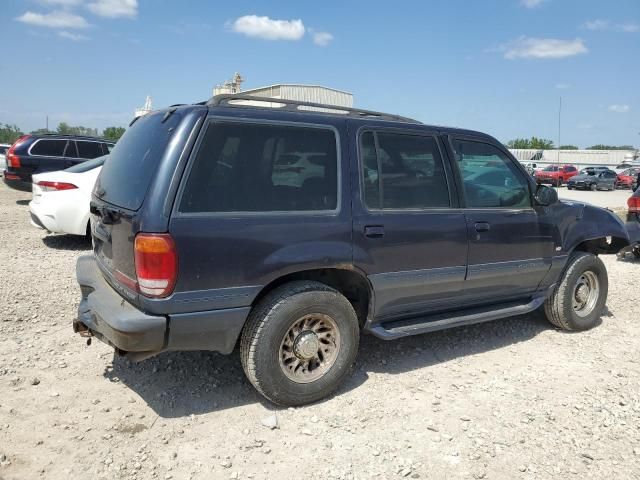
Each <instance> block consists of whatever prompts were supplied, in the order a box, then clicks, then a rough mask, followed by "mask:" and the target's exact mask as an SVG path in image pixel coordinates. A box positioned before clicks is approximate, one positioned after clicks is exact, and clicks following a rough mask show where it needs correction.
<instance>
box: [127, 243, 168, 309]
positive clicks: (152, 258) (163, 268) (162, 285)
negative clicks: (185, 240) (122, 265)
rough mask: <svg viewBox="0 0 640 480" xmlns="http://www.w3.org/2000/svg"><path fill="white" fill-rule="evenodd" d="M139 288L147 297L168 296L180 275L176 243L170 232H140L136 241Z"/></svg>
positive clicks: (135, 250)
mask: <svg viewBox="0 0 640 480" xmlns="http://www.w3.org/2000/svg"><path fill="white" fill-rule="evenodd" d="M133 248H134V252H135V264H136V276H137V277H138V290H139V292H140V293H142V294H143V295H145V296H147V297H156V298H157V297H166V296H168V295H169V294H171V292H172V291H173V287H175V284H176V279H177V276H178V254H177V252H176V245H175V243H174V242H173V239H172V238H171V235H169V234H168V233H139V234H138V235H136V239H135V242H134V247H133Z"/></svg>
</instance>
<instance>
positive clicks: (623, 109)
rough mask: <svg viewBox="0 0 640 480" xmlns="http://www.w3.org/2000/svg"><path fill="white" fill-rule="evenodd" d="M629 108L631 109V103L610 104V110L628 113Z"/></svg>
mask: <svg viewBox="0 0 640 480" xmlns="http://www.w3.org/2000/svg"><path fill="white" fill-rule="evenodd" d="M629 110H631V107H630V106H629V105H615V104H614V105H609V111H610V112H616V113H627V112H628V111H629Z"/></svg>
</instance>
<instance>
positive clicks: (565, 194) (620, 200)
mask: <svg viewBox="0 0 640 480" xmlns="http://www.w3.org/2000/svg"><path fill="white" fill-rule="evenodd" d="M632 194H633V192H632V191H631V190H629V189H620V190H613V191H597V192H592V191H590V190H568V189H567V187H560V188H559V189H558V196H559V197H560V198H564V199H567V200H577V201H579V202H586V203H590V204H592V205H597V206H598V207H604V208H610V209H612V210H615V209H618V208H624V209H626V208H627V199H628V198H629V197H630V196H631V195H632Z"/></svg>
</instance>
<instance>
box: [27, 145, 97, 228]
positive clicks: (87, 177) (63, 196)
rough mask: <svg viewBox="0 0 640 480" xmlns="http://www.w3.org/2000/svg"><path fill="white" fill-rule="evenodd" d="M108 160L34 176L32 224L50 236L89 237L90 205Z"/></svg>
mask: <svg viewBox="0 0 640 480" xmlns="http://www.w3.org/2000/svg"><path fill="white" fill-rule="evenodd" d="M106 159H107V157H106V156H102V157H98V158H95V159H93V160H88V161H86V162H83V163H80V164H78V165H74V166H73V167H70V168H67V169H66V170H61V171H58V172H49V173H40V174H37V175H33V183H32V186H33V187H32V188H33V190H32V191H33V198H32V200H31V202H29V212H30V214H31V224H32V225H33V226H35V227H38V228H42V229H45V230H47V231H49V232H51V233H67V234H71V235H88V234H89V233H90V224H89V201H90V200H91V191H92V190H93V187H94V185H95V183H96V178H98V174H99V173H100V170H101V169H102V165H103V164H104V161H105V160H106Z"/></svg>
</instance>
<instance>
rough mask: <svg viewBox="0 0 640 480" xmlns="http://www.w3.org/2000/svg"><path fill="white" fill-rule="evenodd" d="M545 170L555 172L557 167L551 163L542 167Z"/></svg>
mask: <svg viewBox="0 0 640 480" xmlns="http://www.w3.org/2000/svg"><path fill="white" fill-rule="evenodd" d="M544 171H545V172H557V171H558V167H554V166H552V165H549V166H548V167H546V168H545V169H544Z"/></svg>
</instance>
